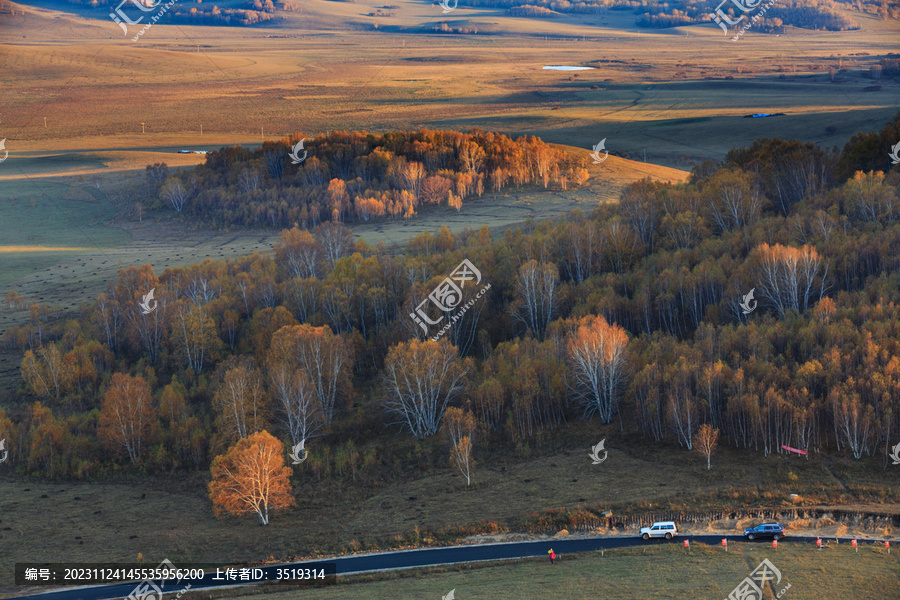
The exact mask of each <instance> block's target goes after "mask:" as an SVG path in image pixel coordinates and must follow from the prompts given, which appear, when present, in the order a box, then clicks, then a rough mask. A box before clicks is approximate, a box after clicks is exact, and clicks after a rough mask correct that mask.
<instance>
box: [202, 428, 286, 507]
mask: <svg viewBox="0 0 900 600" xmlns="http://www.w3.org/2000/svg"><path fill="white" fill-rule="evenodd" d="M210 472H211V474H212V481H210V483H209V499H210V500H211V501H212V503H213V510H214V511H215V513H216V515H217V516H222V515H223V514H225V513H230V514H233V515H245V514H251V513H256V516H257V517H258V518H259V523H260V525H268V524H269V511H270V510H271V511H276V510H281V509H286V508H289V507H291V506H293V505H294V503H295V501H294V497H293V495H292V494H291V482H290V478H291V468H290V467H287V466H285V464H284V445H283V444H282V443H281V442H279V441H278V440H277V439H275V438H274V437H273V436H272V435H271V434H270V433H269V432H267V431H258V432H256V433H254V434H251V435H250V436H249V437H246V438H242V439H241V440H239V441H238V442H237V444H235V445H234V446H232V447H231V448H230V449H229V450H228V452H226V453H225V454H224V455H222V456H217V457H216V458H215V459H214V460H213V462H212V467H211V468H210Z"/></svg>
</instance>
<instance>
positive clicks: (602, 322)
mask: <svg viewBox="0 0 900 600" xmlns="http://www.w3.org/2000/svg"><path fill="white" fill-rule="evenodd" d="M575 326H576V327H577V329H575V331H574V332H573V333H572V334H571V335H570V336H569V340H568V353H569V361H570V362H569V364H570V368H571V369H572V377H573V380H574V383H575V387H576V389H577V390H578V391H579V393H580V395H581V397H582V402H583V403H584V406H585V414H590V413H593V412H596V413H598V414H599V415H600V418H601V419H602V420H603V422H604V423H609V422H610V421H612V418H613V416H615V414H616V412H617V411H618V406H619V403H618V400H619V391H620V388H621V387H622V385H623V383H624V378H625V351H626V347H627V346H628V334H627V333H626V332H625V330H624V329H622V328H621V327H619V326H618V325H616V324H615V323H613V324H609V323H607V322H606V319H604V318H603V317H602V316H600V315H588V316H586V317H582V318H581V319H578V320H577V321H575Z"/></svg>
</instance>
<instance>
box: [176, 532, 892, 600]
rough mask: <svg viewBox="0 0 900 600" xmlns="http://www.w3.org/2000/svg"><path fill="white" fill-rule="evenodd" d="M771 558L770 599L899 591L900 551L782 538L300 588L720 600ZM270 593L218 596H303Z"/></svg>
mask: <svg viewBox="0 0 900 600" xmlns="http://www.w3.org/2000/svg"><path fill="white" fill-rule="evenodd" d="M764 558H767V559H769V561H770V562H772V564H773V565H775V567H776V568H777V569H779V570H780V571H781V573H782V580H781V583H780V585H777V586H770V587H769V588H767V589H766V590H765V592H764V593H765V596H764V597H765V600H771V599H772V598H774V595H773V594H772V592H773V591H774V592H775V593H778V592H780V591H781V590H783V589H785V588H787V586H788V584H790V588H788V589H787V591H786V592H785V593H784V594H783V595H782V598H784V599H785V600H788V599H790V600H822V599H823V598H829V599H831V598H855V599H858V600H889V599H891V598H896V595H890V594H892V593H893V592H892V591H891V590H894V589H896V585H897V584H896V582H897V579H898V577H900V555H898V554H897V553H894V554H892V555H890V556H889V555H888V554H887V553H886V552H885V550H884V549H883V548H880V549H879V548H871V547H863V548H862V549H861V550H860V552H859V554H853V551H852V549H851V548H850V547H849V544H843V545H841V546H839V547H835V548H829V549H828V550H823V551H822V552H816V550H815V549H813V548H810V547H809V546H793V545H791V544H782V545H781V547H780V548H779V549H778V552H777V553H775V552H773V551H772V549H771V548H767V547H765V546H763V545H759V544H757V545H753V544H732V545H731V546H730V547H729V549H728V553H727V554H726V553H725V552H723V551H722V549H721V548H716V547H708V546H705V545H702V544H694V545H693V547H692V548H691V551H690V553H689V554H688V553H685V551H684V548H682V547H680V546H679V545H666V546H655V547H651V548H642V549H637V548H629V549H621V550H611V551H607V552H604V553H603V555H601V554H600V553H599V552H595V553H590V554H579V555H570V556H565V557H562V558H561V559H560V560H559V561H557V562H556V564H554V565H552V566H551V565H550V564H548V563H547V561H546V560H538V559H533V560H523V561H513V562H510V563H507V564H503V565H488V566H483V565H474V566H471V565H467V566H465V567H458V568H448V569H442V570H437V569H434V570H430V571H427V570H426V571H424V572H423V571H421V570H420V571H413V572H402V573H399V574H396V573H394V574H389V575H378V576H372V577H365V578H359V579H357V580H356V581H353V582H348V583H346V584H339V585H335V586H328V587H323V588H314V589H304V590H303V591H302V592H300V593H301V594H302V595H303V597H304V598H309V599H310V600H351V599H352V600H356V599H357V598H360V597H365V598H368V599H370V600H393V599H395V598H440V597H443V595H445V594H447V593H448V592H449V591H450V590H451V589H454V590H456V592H455V595H456V597H458V598H459V599H460V600H463V599H465V600H491V599H494V598H521V599H523V600H524V599H528V600H537V599H539V598H553V599H554V600H595V599H596V600H599V599H601V598H604V599H605V598H615V599H616V600H650V599H654V600H656V599H660V600H661V599H677V600H683V599H684V598H704V599H718V598H725V597H727V595H728V594H729V593H731V591H732V590H733V589H734V588H735V587H736V586H737V585H738V584H739V583H740V582H741V581H742V580H743V579H744V578H745V577H747V576H748V574H749V573H750V571H751V570H752V569H754V568H755V567H756V566H757V565H758V564H759V563H760V562H761V561H762V560H763V559H764ZM357 581H358V582H357ZM254 592H255V593H254ZM266 592H267V593H265V594H263V593H260V591H259V590H254V589H253V588H243V589H241V588H238V589H236V590H231V591H229V592H224V593H220V594H215V596H214V597H218V596H219V595H222V596H223V597H227V598H231V599H241V600H251V599H258V598H266V599H267V600H288V599H289V598H296V597H297V594H298V592H296V591H290V592H289V591H278V588H271V589H269V590H266ZM186 597H187V598H190V596H189V595H188V596H186Z"/></svg>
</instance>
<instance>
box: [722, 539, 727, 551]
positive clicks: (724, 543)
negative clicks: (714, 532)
mask: <svg viewBox="0 0 900 600" xmlns="http://www.w3.org/2000/svg"><path fill="white" fill-rule="evenodd" d="M722 545H723V546H725V552H728V540H727V539H725V538H722Z"/></svg>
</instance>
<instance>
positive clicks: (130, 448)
mask: <svg viewBox="0 0 900 600" xmlns="http://www.w3.org/2000/svg"><path fill="white" fill-rule="evenodd" d="M151 402H152V397H151V395H150V384H149V383H147V381H146V380H145V379H144V378H143V377H132V376H131V375H125V374H123V373H113V376H112V379H110V382H109V389H107V390H106V393H105V394H104V395H103V404H102V406H101V408H100V430H99V434H100V438H101V439H103V440H104V441H105V442H106V443H107V445H108V446H109V447H111V448H113V449H114V450H116V451H122V450H124V451H125V453H127V454H128V458H129V459H131V462H132V463H134V462H136V461H137V460H138V459H139V458H140V457H141V449H142V448H143V446H144V445H145V444H146V442H147V441H148V438H149V435H150V427H151V424H152V418H153V407H152V403H151Z"/></svg>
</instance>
